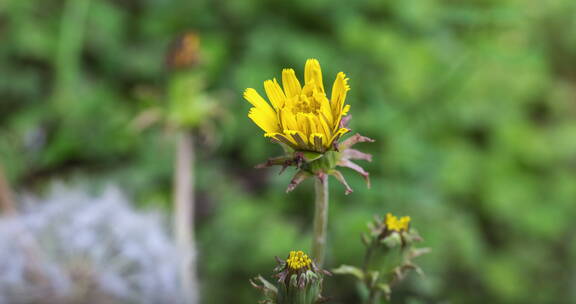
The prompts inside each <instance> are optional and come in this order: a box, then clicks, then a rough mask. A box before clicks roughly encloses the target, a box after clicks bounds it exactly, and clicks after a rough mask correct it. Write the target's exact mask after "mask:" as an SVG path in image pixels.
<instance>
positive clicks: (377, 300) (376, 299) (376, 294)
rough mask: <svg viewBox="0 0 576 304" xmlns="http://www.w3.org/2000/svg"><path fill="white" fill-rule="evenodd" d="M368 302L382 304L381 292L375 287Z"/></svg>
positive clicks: (369, 303)
mask: <svg viewBox="0 0 576 304" xmlns="http://www.w3.org/2000/svg"><path fill="white" fill-rule="evenodd" d="M368 304H380V292H379V291H378V290H375V289H374V288H373V289H371V290H370V295H369V297H368Z"/></svg>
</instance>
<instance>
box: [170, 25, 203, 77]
mask: <svg viewBox="0 0 576 304" xmlns="http://www.w3.org/2000/svg"><path fill="white" fill-rule="evenodd" d="M199 59H200V37H199V35H198V34H197V33H195V32H192V31H190V32H187V33H184V34H183V35H181V36H179V37H177V38H176V39H175V40H174V41H173V42H172V44H171V45H170V48H169V50H168V55H167V58H166V62H167V65H168V67H170V68H171V69H183V68H191V67H194V66H195V65H196V64H198V61H199Z"/></svg>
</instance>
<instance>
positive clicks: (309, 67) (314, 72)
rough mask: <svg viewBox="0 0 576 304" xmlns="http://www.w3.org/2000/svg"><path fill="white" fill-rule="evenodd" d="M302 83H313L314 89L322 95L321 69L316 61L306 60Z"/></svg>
mask: <svg viewBox="0 0 576 304" xmlns="http://www.w3.org/2000/svg"><path fill="white" fill-rule="evenodd" d="M304 81H305V83H310V82H314V84H315V85H316V87H317V88H318V89H319V90H320V92H322V94H324V84H323V83H322V69H321V68H320V63H319V62H318V60H316V59H308V60H306V66H305V67H304Z"/></svg>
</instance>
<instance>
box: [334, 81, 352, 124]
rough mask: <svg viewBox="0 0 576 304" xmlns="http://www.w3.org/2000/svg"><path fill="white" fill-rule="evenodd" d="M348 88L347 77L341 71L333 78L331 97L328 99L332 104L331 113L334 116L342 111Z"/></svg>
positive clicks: (336, 116)
mask: <svg viewBox="0 0 576 304" xmlns="http://www.w3.org/2000/svg"><path fill="white" fill-rule="evenodd" d="M348 90H350V87H349V86H348V78H346V75H345V74H344V73H342V72H340V73H338V75H336V80H334V85H333V86H332V97H331V99H330V101H331V105H332V114H333V115H334V118H338V116H339V115H340V114H341V113H342V107H343V106H344V101H345V100H346V92H348Z"/></svg>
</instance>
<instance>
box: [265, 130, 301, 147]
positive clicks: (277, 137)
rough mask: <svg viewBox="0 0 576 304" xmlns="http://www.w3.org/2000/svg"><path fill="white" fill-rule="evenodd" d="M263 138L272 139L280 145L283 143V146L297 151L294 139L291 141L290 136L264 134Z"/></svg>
mask: <svg viewBox="0 0 576 304" xmlns="http://www.w3.org/2000/svg"><path fill="white" fill-rule="evenodd" d="M264 136H266V137H271V138H274V139H275V140H277V141H279V142H281V143H284V144H286V145H288V146H290V147H292V148H293V149H298V144H297V143H296V142H295V141H294V139H292V138H291V137H290V136H286V135H285V134H282V133H266V134H264Z"/></svg>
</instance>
